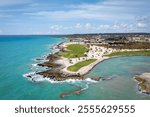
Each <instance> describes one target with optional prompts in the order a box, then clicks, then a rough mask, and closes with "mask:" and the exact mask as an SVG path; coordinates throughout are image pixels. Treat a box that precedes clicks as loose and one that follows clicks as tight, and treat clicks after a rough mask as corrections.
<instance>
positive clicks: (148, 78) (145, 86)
mask: <svg viewBox="0 0 150 117" xmlns="http://www.w3.org/2000/svg"><path fill="white" fill-rule="evenodd" d="M134 79H135V80H136V81H137V82H138V90H139V91H140V92H142V93H146V94H150V73H143V74H141V75H137V76H135V77H134Z"/></svg>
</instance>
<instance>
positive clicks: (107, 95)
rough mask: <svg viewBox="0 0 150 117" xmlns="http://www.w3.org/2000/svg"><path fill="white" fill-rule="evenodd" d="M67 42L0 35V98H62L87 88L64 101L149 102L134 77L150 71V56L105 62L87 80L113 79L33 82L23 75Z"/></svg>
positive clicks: (59, 39) (44, 38)
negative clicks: (111, 100) (135, 100)
mask: <svg viewBox="0 0 150 117" xmlns="http://www.w3.org/2000/svg"><path fill="white" fill-rule="evenodd" d="M63 41H65V40H64V39H61V38H55V37H50V36H0V99H9V100H10V99H11V100H12V99H18V100H20V99H26V100H28V99H43V100H44V99H48V100H52V99H62V98H60V94H61V93H63V92H69V91H72V90H75V89H77V87H78V86H81V87H83V88H87V87H88V88H87V89H86V90H84V91H83V92H82V93H81V94H80V95H73V94H72V95H69V96H67V97H65V98H64V99H77V100H78V99H150V96H149V95H145V94H141V93H139V92H138V91H137V83H136V82H135V81H134V79H133V76H134V75H136V74H141V73H143V72H150V57H144V56H132V57H120V58H112V59H109V60H105V61H103V62H102V63H100V64H98V65H97V66H96V67H95V68H94V69H93V70H92V71H91V72H90V73H89V74H87V76H86V77H95V76H102V77H104V78H111V80H104V81H99V82H97V83H91V82H90V81H88V80H87V81H71V82H64V83H50V82H48V81H41V82H31V81H29V80H28V79H27V78H25V77H23V75H24V74H27V73H30V72H33V71H36V68H33V66H32V65H34V64H35V63H36V62H37V61H35V59H36V58H41V57H43V56H44V55H47V54H48V53H51V52H53V49H52V48H53V47H54V45H56V44H58V43H60V42H63Z"/></svg>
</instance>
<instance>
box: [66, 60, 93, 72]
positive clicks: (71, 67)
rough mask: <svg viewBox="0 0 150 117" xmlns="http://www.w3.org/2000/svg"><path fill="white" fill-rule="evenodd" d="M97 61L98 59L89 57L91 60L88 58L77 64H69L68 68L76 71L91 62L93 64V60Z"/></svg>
mask: <svg viewBox="0 0 150 117" xmlns="http://www.w3.org/2000/svg"><path fill="white" fill-rule="evenodd" d="M95 61H96V59H89V60H86V61H82V62H79V63H77V64H75V65H72V66H69V67H68V70H69V71H74V72H76V71H78V70H79V69H80V68H82V67H84V66H87V65H89V64H91V63H93V62H95Z"/></svg>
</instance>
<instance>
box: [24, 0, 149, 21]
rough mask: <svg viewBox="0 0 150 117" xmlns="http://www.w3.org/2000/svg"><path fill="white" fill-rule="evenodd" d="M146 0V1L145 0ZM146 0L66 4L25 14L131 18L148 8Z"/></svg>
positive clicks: (60, 18)
mask: <svg viewBox="0 0 150 117" xmlns="http://www.w3.org/2000/svg"><path fill="white" fill-rule="evenodd" d="M145 1H146V2H145ZM148 4H150V1H148V0H142V1H141V0H136V1H135V0H130V1H128V2H127V1H126V0H107V1H104V2H101V3H100V2H98V3H95V4H80V5H76V6H68V7H69V8H70V10H54V11H49V10H45V11H39V12H29V13H25V14H26V15H31V16H36V17H38V16H39V17H41V16H42V17H47V18H51V19H57V20H64V19H65V20H66V19H104V20H108V19H111V20H114V19H115V20H118V19H119V20H120V19H123V20H126V19H127V20H131V19H133V18H134V16H137V15H138V16H139V15H141V14H142V13H143V12H145V11H147V13H148V11H149V10H150V8H149V5H148ZM145 13H146V12H145Z"/></svg>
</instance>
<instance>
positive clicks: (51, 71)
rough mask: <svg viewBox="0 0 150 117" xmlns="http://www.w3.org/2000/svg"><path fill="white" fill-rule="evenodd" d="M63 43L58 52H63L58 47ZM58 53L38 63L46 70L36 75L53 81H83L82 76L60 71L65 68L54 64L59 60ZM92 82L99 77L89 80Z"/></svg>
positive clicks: (59, 64)
mask: <svg viewBox="0 0 150 117" xmlns="http://www.w3.org/2000/svg"><path fill="white" fill-rule="evenodd" d="M61 44H63V43H59V44H58V45H57V46H56V48H57V49H59V52H60V51H63V49H62V47H61V46H60V45H61ZM59 52H56V53H54V54H49V55H48V56H47V57H46V61H45V62H43V63H38V64H37V65H38V66H41V67H47V68H48V70H45V71H41V72H37V73H36V74H37V75H41V76H43V78H48V79H50V80H53V81H65V80H68V79H77V80H84V79H85V77H84V75H80V74H78V73H77V74H69V73H66V72H63V71H62V69H63V68H64V67H65V66H64V65H63V64H61V63H58V62H56V61H57V60H60V59H61V57H60V56H59ZM27 77H28V78H32V76H30V75H28V76H27ZM91 79H92V80H95V81H99V80H100V77H95V78H91Z"/></svg>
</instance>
